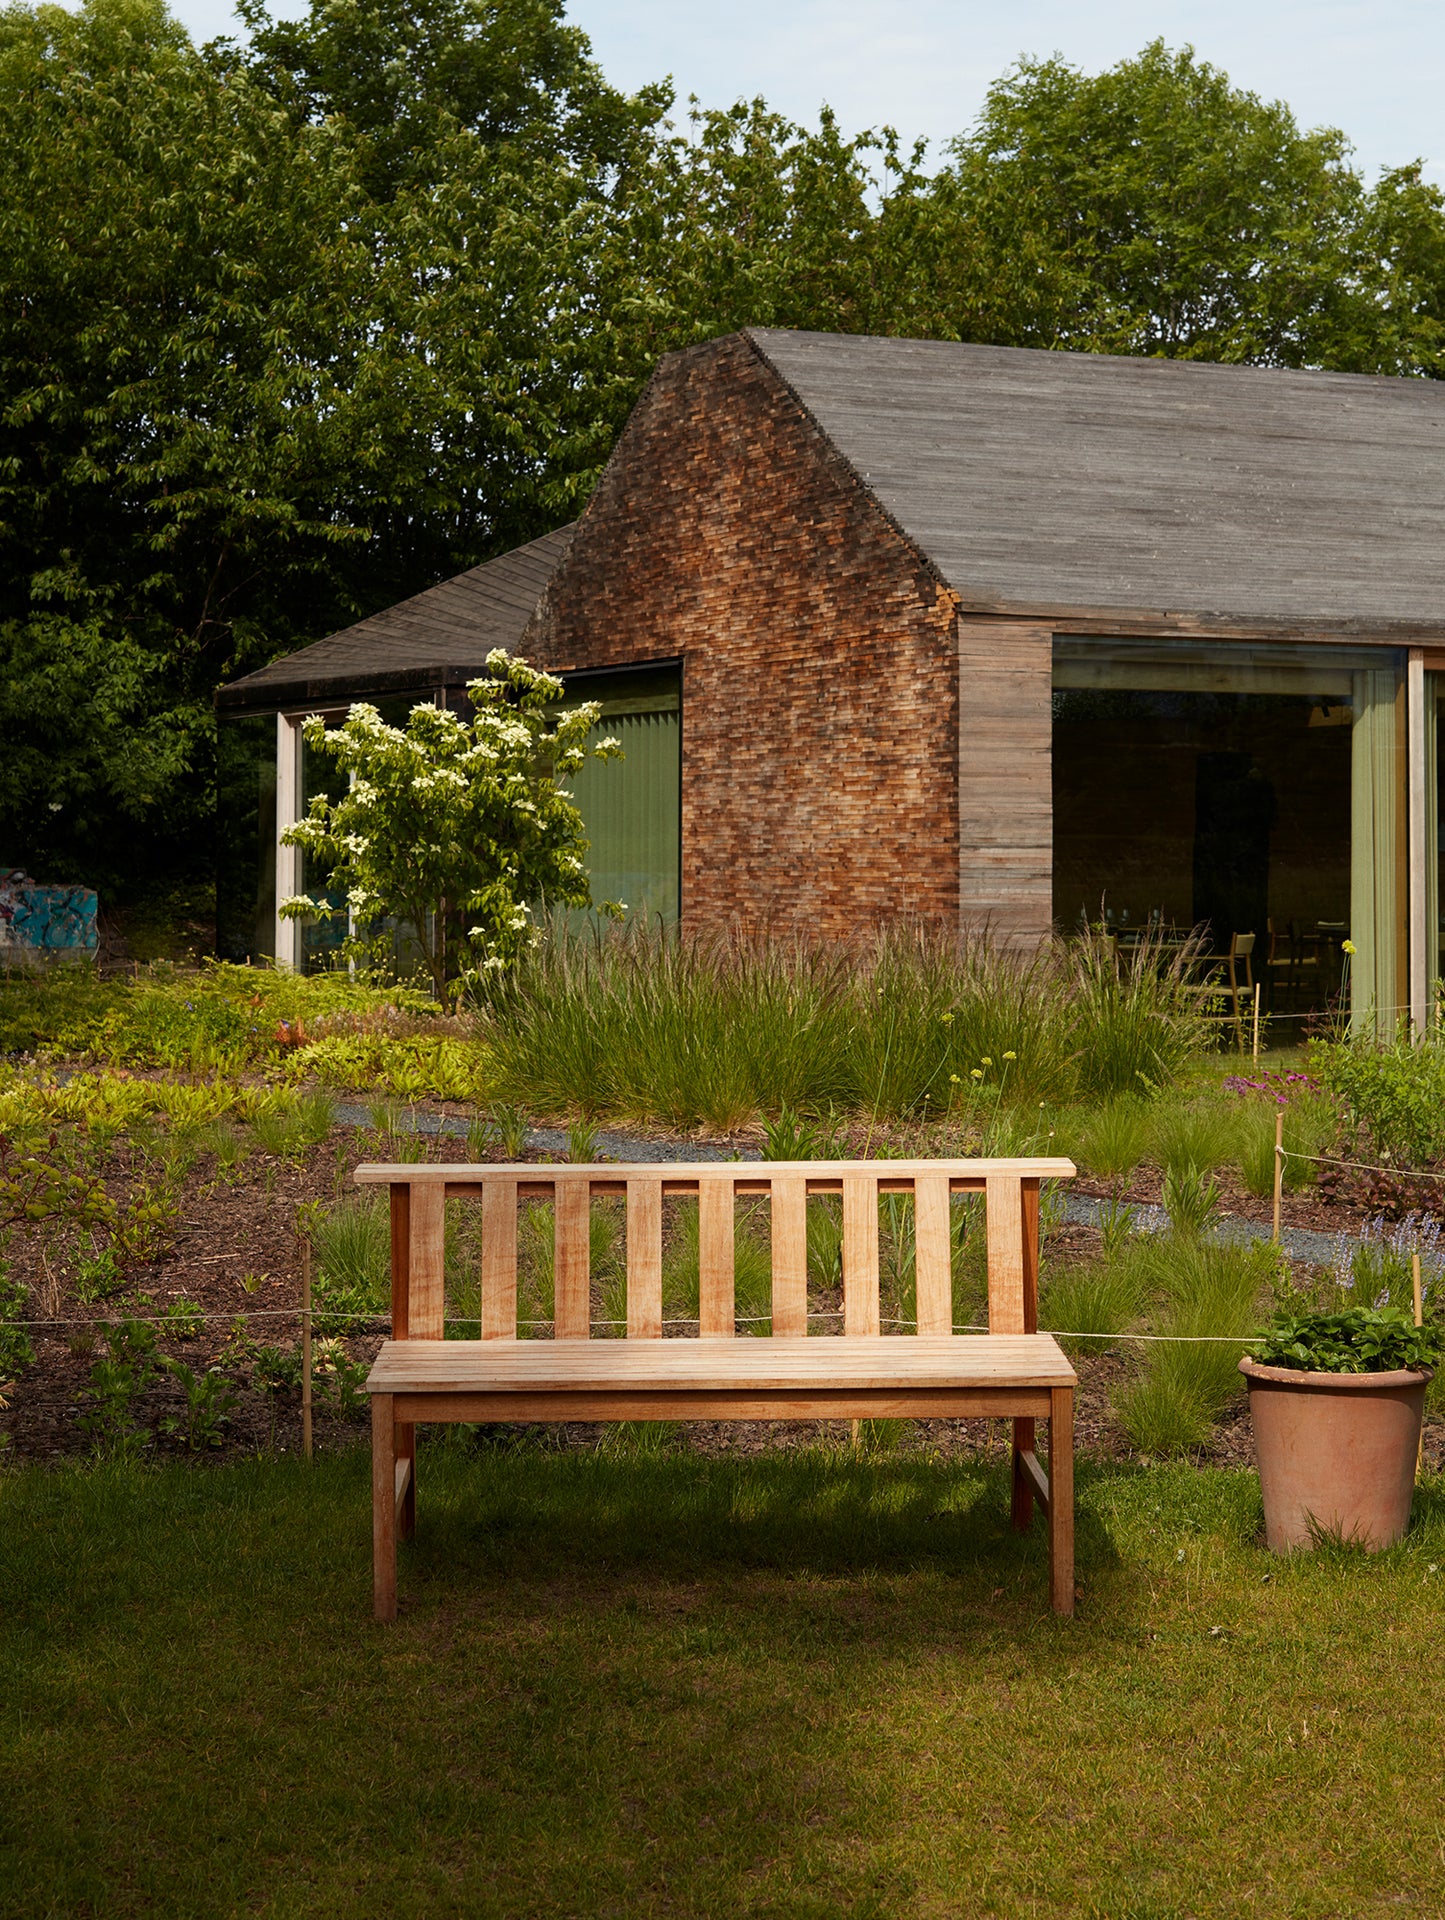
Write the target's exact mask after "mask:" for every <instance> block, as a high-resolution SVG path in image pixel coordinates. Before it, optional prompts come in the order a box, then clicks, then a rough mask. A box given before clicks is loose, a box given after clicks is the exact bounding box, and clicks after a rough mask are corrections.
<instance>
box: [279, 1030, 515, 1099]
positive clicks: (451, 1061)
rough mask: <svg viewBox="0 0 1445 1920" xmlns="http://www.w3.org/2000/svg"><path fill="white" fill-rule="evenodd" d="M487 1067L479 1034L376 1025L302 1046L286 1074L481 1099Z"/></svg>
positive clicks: (400, 1093) (418, 1095)
mask: <svg viewBox="0 0 1445 1920" xmlns="http://www.w3.org/2000/svg"><path fill="white" fill-rule="evenodd" d="M487 1069H488V1057H487V1053H486V1049H485V1048H484V1047H482V1046H481V1044H480V1043H479V1042H477V1041H475V1040H466V1039H462V1038H459V1037H457V1036H453V1035H441V1036H438V1037H435V1038H433V1037H432V1036H431V1035H428V1034H403V1035H399V1036H398V1035H393V1034H389V1033H386V1032H375V1031H373V1032H363V1033H338V1034H328V1035H326V1036H324V1037H323V1038H321V1039H319V1040H316V1041H313V1042H312V1043H311V1044H310V1045H309V1046H302V1047H298V1048H297V1049H296V1051H295V1052H294V1053H293V1054H292V1056H291V1058H290V1059H289V1060H288V1061H287V1063H286V1077H287V1079H288V1080H290V1081H293V1082H295V1081H298V1080H306V1079H310V1078H312V1077H314V1078H316V1079H317V1080H319V1081H320V1082H321V1083H322V1085H323V1086H327V1087H336V1088H343V1089H351V1090H355V1091H359V1092H372V1091H378V1092H385V1093H391V1094H395V1095H396V1096H397V1098H398V1099H402V1100H419V1099H423V1098H426V1097H428V1096H430V1097H431V1098H433V1099H438V1100H481V1099H483V1098H484V1097H485V1089H486V1085H487Z"/></svg>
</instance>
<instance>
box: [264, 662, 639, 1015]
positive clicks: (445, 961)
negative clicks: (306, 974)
mask: <svg viewBox="0 0 1445 1920" xmlns="http://www.w3.org/2000/svg"><path fill="white" fill-rule="evenodd" d="M487 667H488V677H487V678H485V679H481V680H473V681H471V682H470V683H469V684H468V687H467V692H468V694H469V695H470V696H471V700H472V704H473V707H474V709H475V717H474V719H473V720H472V721H471V722H468V721H466V720H463V719H462V718H461V717H460V715H458V714H455V713H451V712H449V711H448V710H446V709H445V708H442V707H436V706H431V705H419V706H416V707H413V708H412V711H411V715H410V718H409V719H408V721H407V723H406V726H405V727H404V728H403V727H390V726H387V725H386V723H385V722H384V721H383V720H382V718H381V715H380V714H379V713H378V712H377V710H376V708H375V707H372V706H367V705H365V704H364V703H360V702H358V703H357V704H356V705H355V706H353V707H352V708H351V710H350V712H349V713H348V715H347V717H346V720H345V722H344V723H343V724H342V725H341V726H339V727H336V728H334V729H332V730H330V731H328V730H327V727H326V723H325V721H324V720H322V719H321V718H320V717H319V716H317V715H314V714H313V715H312V717H311V718H310V719H309V720H307V722H306V724H305V728H304V733H305V738H306V743H307V745H308V746H309V747H311V748H312V749H313V750H314V751H316V752H318V753H324V754H326V755H328V756H329V757H330V758H331V759H333V760H334V761H335V762H336V764H337V766H338V767H339V768H340V770H341V771H342V772H343V773H345V774H348V775H349V776H350V782H351V784H350V787H349V789H348V791H347V792H346V793H345V794H343V795H342V797H341V798H340V799H339V800H330V799H328V798H326V796H325V795H318V796H317V797H316V798H315V799H313V800H312V802H311V807H310V811H309V813H308V814H307V817H306V818H305V819H304V820H298V821H297V822H296V823H295V824H294V825H293V826H290V827H288V828H287V829H286V831H285V832H284V833H283V834H282V836H281V837H282V839H283V841H284V842H285V844H286V845H287V846H293V847H303V848H305V850H306V852H307V853H308V854H309V855H310V856H311V857H312V859H313V860H314V861H315V862H316V863H317V865H318V866H319V868H320V869H321V870H322V871H323V872H324V873H326V874H327V875H328V881H329V885H330V887H331V888H332V889H335V890H340V891H341V892H343V893H344V894H345V896H346V904H347V907H348V909H349V911H350V914H351V918H352V923H353V925H354V926H356V927H357V928H358V929H359V931H358V932H357V934H355V935H354V936H353V937H352V938H351V939H350V940H348V942H347V948H348V950H349V951H350V952H352V953H354V954H355V953H360V954H363V955H367V956H369V955H370V954H371V953H372V951H373V949H374V945H375V941H374V937H368V933H367V931H366V929H367V927H368V925H369V924H374V923H375V922H376V921H377V920H380V919H382V918H384V917H388V916H389V917H392V918H394V919H396V920H399V921H400V922H402V924H403V925H405V926H407V927H410V928H411V929H412V930H413V931H414V933H415V934H416V937H417V941H418V943H419V945H420V947H421V950H422V953H423V954H424V956H425V959H426V964H427V968H428V971H429V972H430V974H431V980H432V988H433V991H434V992H435V993H436V995H437V997H438V999H445V998H446V997H447V995H448V993H449V992H452V991H456V990H457V989H458V988H459V986H460V985H461V984H462V983H463V982H465V981H466V980H467V979H468V978H471V977H475V976H476V974H477V973H478V971H479V970H482V969H490V970H497V969H501V968H504V967H506V966H507V965H509V964H510V963H511V962H512V961H513V960H515V958H516V957H517V955H518V954H519V953H520V952H521V951H522V949H523V948H524V947H525V946H526V944H527V943H528V941H529V940H531V939H532V938H533V920H532V909H533V906H534V905H539V904H543V903H548V904H551V903H555V904H557V905H561V906H569V907H585V906H590V905H591V904H592V895H591V889H590V887H589V885H588V880H587V871H586V867H585V866H584V864H583V856H584V855H585V853H586V851H587V840H586V837H585V834H584V831H583V825H582V816H581V814H580V813H579V812H578V811H577V808H576V806H575V805H574V804H573V801H572V797H571V795H570V794H569V793H568V792H567V790H566V788H565V787H564V786H563V785H562V784H561V783H562V782H563V781H564V780H565V779H566V778H567V777H568V775H569V774H572V773H575V772H576V771H577V769H578V768H579V767H580V766H581V765H582V763H583V761H584V760H586V759H587V758H588V757H589V755H590V756H592V757H595V758H596V759H599V760H607V759H613V758H616V757H618V756H620V754H621V751H622V749H621V748H620V747H619V745H618V743H617V742H616V741H615V740H611V739H607V740H601V741H599V742H598V743H597V744H596V745H595V746H592V747H589V746H587V744H586V740H587V735H588V733H589V732H590V731H591V729H592V728H593V727H594V726H595V725H596V723H597V718H598V715H599V714H600V712H601V708H600V707H599V706H598V705H597V703H596V702H595V701H589V702H584V703H582V704H581V705H579V706H575V707H570V708H567V709H566V710H564V711H562V712H560V713H558V712H557V711H556V709H555V703H556V702H557V701H558V700H559V699H560V698H561V695H562V682H561V681H560V680H558V679H556V678H554V676H553V675H551V674H548V673H541V672H538V671H537V670H536V669H535V668H533V667H529V666H528V665H527V663H526V661H525V660H516V659H513V658H512V656H511V655H510V654H507V653H505V652H503V651H502V650H501V649H500V648H498V649H496V650H495V651H494V652H492V653H490V654H488V656H487ZM603 904H605V905H607V906H608V907H609V909H610V910H613V911H617V910H619V909H617V908H616V907H615V906H614V905H613V903H603ZM280 911H281V913H282V914H283V915H284V916H285V917H286V918H287V919H293V920H304V919H316V918H321V917H323V916H324V915H326V914H327V913H329V912H331V911H332V909H331V907H330V906H329V905H328V903H327V902H326V901H325V900H324V899H312V898H311V897H310V896H309V895H307V894H304V893H303V894H297V895H295V896H294V897H293V898H291V899H289V900H286V901H283V902H282V904H281V909H280Z"/></svg>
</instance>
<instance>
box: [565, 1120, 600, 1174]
mask: <svg viewBox="0 0 1445 1920" xmlns="http://www.w3.org/2000/svg"><path fill="white" fill-rule="evenodd" d="M567 1158H568V1159H569V1160H570V1161H571V1162H572V1164H573V1165H574V1166H587V1165H590V1164H591V1163H592V1162H594V1161H595V1160H596V1158H597V1122H596V1121H595V1120H586V1119H583V1120H574V1121H573V1122H572V1124H571V1126H570V1127H568V1129H567Z"/></svg>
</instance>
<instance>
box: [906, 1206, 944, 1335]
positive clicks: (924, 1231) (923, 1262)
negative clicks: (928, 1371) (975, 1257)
mask: <svg viewBox="0 0 1445 1920" xmlns="http://www.w3.org/2000/svg"><path fill="white" fill-rule="evenodd" d="M913 1279H914V1294H915V1297H916V1300H917V1306H916V1308H915V1312H916V1314H917V1318H918V1332H919V1336H920V1338H922V1339H936V1338H939V1337H940V1336H941V1335H943V1334H951V1333H952V1332H953V1242H952V1235H951V1233H950V1231H949V1211H948V1175H947V1174H946V1173H921V1174H919V1176H918V1178H917V1180H916V1181H915V1182H914V1186H913Z"/></svg>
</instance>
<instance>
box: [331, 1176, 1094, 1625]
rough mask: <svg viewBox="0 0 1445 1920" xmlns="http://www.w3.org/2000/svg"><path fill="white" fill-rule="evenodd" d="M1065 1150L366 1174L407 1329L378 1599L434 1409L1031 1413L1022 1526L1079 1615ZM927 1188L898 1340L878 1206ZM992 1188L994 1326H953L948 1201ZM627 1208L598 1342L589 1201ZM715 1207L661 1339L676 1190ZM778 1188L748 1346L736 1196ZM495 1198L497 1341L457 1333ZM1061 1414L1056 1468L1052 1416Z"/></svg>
mask: <svg viewBox="0 0 1445 1920" xmlns="http://www.w3.org/2000/svg"><path fill="white" fill-rule="evenodd" d="M1073 1173H1074V1167H1073V1164H1072V1162H1070V1161H1068V1160H1053V1159H1048V1160H1045V1159H1020V1160H912V1161H887V1160H885V1161H866V1160H858V1161H837V1160H833V1161H764V1162H756V1161H752V1162H745V1161H724V1162H714V1161H708V1162H704V1163H692V1164H686V1165H684V1164H679V1163H672V1162H662V1163H658V1164H652V1165H631V1166H614V1165H602V1166H570V1165H550V1164H549V1165H542V1166H446V1165H421V1164H418V1165H404V1166H363V1167H359V1168H358V1169H357V1172H356V1181H357V1184H358V1185H360V1186H385V1187H387V1188H389V1189H390V1195H391V1319H392V1338H391V1339H390V1340H389V1341H387V1343H386V1344H385V1346H384V1347H383V1348H382V1350H381V1353H380V1354H379V1355H378V1357H377V1360H376V1363H375V1365H374V1366H373V1368H372V1370H371V1374H370V1376H369V1378H368V1380H367V1391H368V1393H369V1394H370V1396H371V1417H372V1521H373V1527H372V1531H373V1553H374V1599H375V1609H376V1617H377V1619H378V1620H392V1619H395V1617H396V1544H397V1540H398V1538H401V1539H403V1540H408V1539H410V1538H411V1537H412V1535H413V1533H414V1531H415V1527H416V1429H417V1426H418V1424H419V1423H422V1422H433V1421H514V1420H519V1421H534V1420H535V1421H565V1420H726V1419H737V1420H759V1419H763V1420H768V1419H771V1420H837V1419H842V1420H866V1419H880V1418H905V1419H910V1418H911V1419H928V1418H939V1417H943V1418H950V1419H953V1418H960V1417H969V1418H974V1417H979V1416H988V1417H1002V1418H1007V1419H1011V1420H1012V1421H1013V1476H1012V1487H1013V1495H1012V1518H1013V1524H1014V1526H1015V1527H1018V1528H1026V1527H1028V1526H1029V1524H1030V1522H1031V1521H1032V1518H1033V1511H1034V1506H1035V1503H1037V1504H1038V1505H1039V1506H1041V1507H1042V1508H1043V1509H1044V1511H1045V1512H1046V1513H1047V1515H1048V1523H1049V1562H1050V1582H1049V1585H1050V1598H1051V1600H1052V1603H1053V1607H1054V1611H1055V1612H1056V1613H1060V1614H1071V1613H1072V1612H1073V1610H1074V1488H1073V1417H1074V1414H1073V1409H1074V1386H1075V1380H1076V1376H1075V1374H1074V1370H1073V1368H1072V1367H1071V1366H1070V1365H1069V1363H1068V1361H1067V1359H1066V1358H1065V1357H1064V1354H1063V1353H1062V1351H1061V1350H1060V1348H1059V1346H1058V1344H1057V1343H1056V1342H1055V1341H1054V1340H1053V1339H1052V1337H1051V1336H1049V1335H1048V1334H1040V1333H1039V1331H1038V1262H1039V1190H1040V1185H1041V1183H1042V1182H1043V1181H1044V1180H1065V1179H1069V1178H1071V1177H1072V1176H1073ZM895 1193H902V1194H911V1195H912V1196H913V1202H914V1210H915V1211H914V1222H915V1227H914V1245H915V1279H916V1294H917V1303H918V1304H917V1315H918V1319H917V1332H916V1335H915V1336H913V1337H911V1338H910V1337H908V1336H906V1335H905V1336H903V1337H892V1336H885V1335H883V1334H882V1330H881V1326H880V1322H879V1285H878V1278H879V1275H878V1200H879V1196H880V1195H884V1194H895ZM956 1193H981V1194H983V1195H984V1196H985V1199H984V1205H985V1220H986V1234H987V1252H988V1317H989V1326H988V1332H987V1334H984V1335H973V1336H968V1335H962V1336H961V1335H958V1334H956V1333H955V1331H954V1326H953V1286H952V1271H951V1244H952V1242H951V1229H950V1214H949V1207H950V1198H951V1196H952V1195H953V1194H956ZM607 1194H610V1195H616V1196H619V1197H621V1198H623V1199H625V1201H626V1206H627V1338H626V1339H625V1340H617V1339H598V1340H594V1339H592V1338H591V1331H592V1321H591V1272H590V1213H591V1203H592V1201H593V1199H594V1198H596V1197H597V1196H599V1195H607ZM816 1194H840V1195H841V1196H842V1206H843V1239H842V1266H843V1309H842V1319H843V1338H842V1339H841V1340H837V1339H818V1338H807V1337H806V1336H807V1334H808V1318H809V1316H808V1295H807V1288H808V1273H807V1254H808V1248H807V1202H808V1199H809V1197H810V1196H812V1195H816ZM673 1195H684V1196H693V1197H695V1198H696V1199H697V1202H698V1209H699V1222H698V1242H699V1309H698V1311H699V1338H698V1339H696V1340H689V1339H679V1340H674V1339H668V1340H664V1339H663V1338H662V1333H663V1323H662V1219H663V1200H664V1198H667V1197H670V1196H673ZM750 1196H765V1197H767V1198H768V1199H769V1203H770V1213H771V1246H772V1333H771V1336H770V1337H766V1338H761V1339H747V1338H743V1339H735V1338H734V1335H735V1334H736V1331H737V1323H736V1320H735V1303H734V1271H733V1254H734V1220H735V1202H736V1201H737V1200H738V1199H742V1198H747V1197H750ZM455 1198H469V1199H473V1200H476V1199H479V1200H480V1202H481V1207H482V1272H481V1307H480V1314H481V1338H480V1339H479V1340H448V1339H446V1338H444V1335H445V1292H444V1273H443V1256H444V1227H445V1208H446V1202H447V1200H449V1199H455ZM526 1199H550V1200H551V1201H552V1202H553V1205H554V1209H555V1225H554V1233H555V1265H554V1285H555V1293H554V1316H555V1317H554V1320H553V1323H552V1324H553V1333H554V1338H553V1339H552V1340H519V1339H518V1338H517V1219H518V1215H517V1208H518V1202H519V1201H521V1200H526ZM1039 1420H1047V1421H1048V1423H1049V1471H1048V1473H1047V1474H1046V1473H1045V1471H1044V1469H1043V1467H1042V1465H1041V1464H1040V1461H1039V1458H1038V1454H1037V1452H1036V1451H1035V1428H1036V1423H1037V1422H1038V1421H1039Z"/></svg>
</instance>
